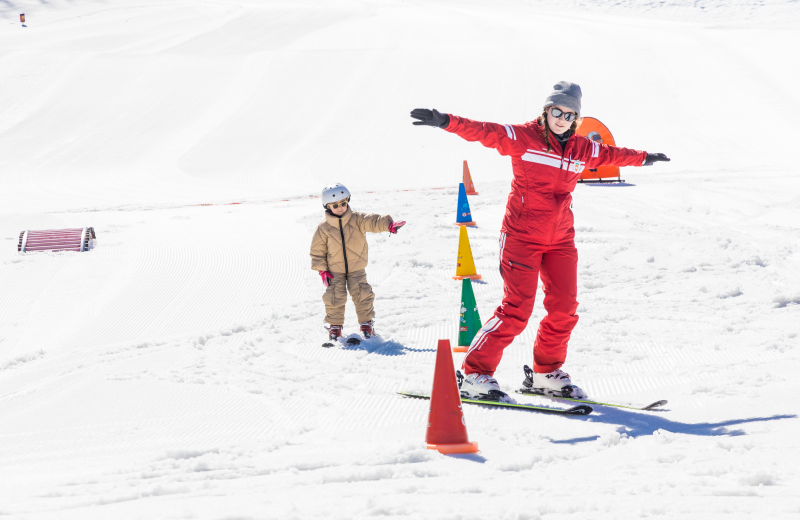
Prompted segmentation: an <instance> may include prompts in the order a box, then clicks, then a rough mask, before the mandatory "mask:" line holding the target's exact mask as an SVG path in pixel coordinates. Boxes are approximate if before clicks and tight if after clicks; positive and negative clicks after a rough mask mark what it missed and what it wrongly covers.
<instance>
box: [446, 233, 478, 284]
mask: <svg viewBox="0 0 800 520" xmlns="http://www.w3.org/2000/svg"><path fill="white" fill-rule="evenodd" d="M460 229H461V232H460V233H461V234H460V235H459V236H458V262H457V263H456V275H455V276H454V277H453V280H463V279H464V278H470V279H472V280H477V279H479V278H480V277H481V275H479V274H477V273H476V272H475V260H473V259H472V248H471V247H469V236H468V235H467V227H466V226H461V228H460Z"/></svg>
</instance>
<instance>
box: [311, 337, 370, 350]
mask: <svg viewBox="0 0 800 520" xmlns="http://www.w3.org/2000/svg"><path fill="white" fill-rule="evenodd" d="M367 339H369V338H367ZM338 342H339V340H336V341H335V343H333V340H331V341H328V342H327V343H323V344H322V346H323V347H324V348H331V347H334V346H336V343H338ZM344 343H345V345H349V346H351V347H352V346H355V345H361V340H360V339H358V338H347V339H346V340H345V342H344Z"/></svg>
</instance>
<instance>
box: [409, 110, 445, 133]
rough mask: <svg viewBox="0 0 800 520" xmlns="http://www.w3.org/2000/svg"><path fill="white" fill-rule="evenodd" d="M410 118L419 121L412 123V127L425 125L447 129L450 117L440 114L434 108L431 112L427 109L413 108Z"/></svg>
mask: <svg viewBox="0 0 800 520" xmlns="http://www.w3.org/2000/svg"><path fill="white" fill-rule="evenodd" d="M411 117H413V118H414V119H419V121H414V122H413V123H412V124H414V125H427V126H436V127H439V128H447V125H449V124H450V116H448V115H447V114H442V113H441V112H439V111H438V110H436V109H435V108H434V109H433V110H428V109H427V108H415V109H414V110H412V111H411Z"/></svg>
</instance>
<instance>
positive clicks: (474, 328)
mask: <svg viewBox="0 0 800 520" xmlns="http://www.w3.org/2000/svg"><path fill="white" fill-rule="evenodd" d="M480 328H481V316H480V313H478V304H477V303H476V302H475V293H474V292H472V280H470V279H469V278H464V280H463V281H462V282H461V314H460V315H459V317H458V346H456V347H453V352H466V351H467V350H468V347H469V345H470V343H472V339H473V338H474V337H475V335H476V334H477V333H478V330H480Z"/></svg>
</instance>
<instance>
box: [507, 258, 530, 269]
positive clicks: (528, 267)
mask: <svg viewBox="0 0 800 520" xmlns="http://www.w3.org/2000/svg"><path fill="white" fill-rule="evenodd" d="M506 261H507V262H508V265H510V266H511V270H512V271H513V270H514V265H517V266H519V267H524V268H525V269H527V270H528V271H533V267H530V266H528V265H525V264H521V263H519V262H517V263H516V264H514V262H512V261H511V260H506Z"/></svg>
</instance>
